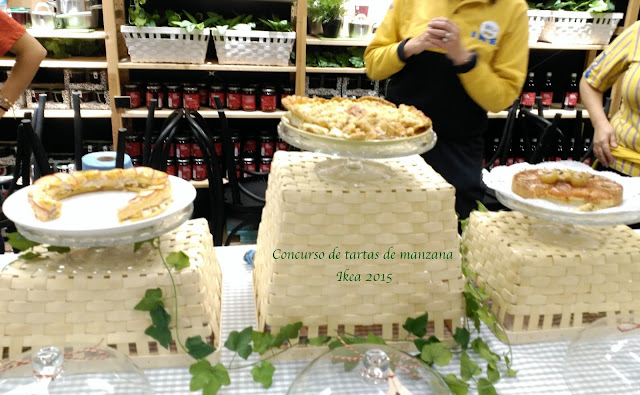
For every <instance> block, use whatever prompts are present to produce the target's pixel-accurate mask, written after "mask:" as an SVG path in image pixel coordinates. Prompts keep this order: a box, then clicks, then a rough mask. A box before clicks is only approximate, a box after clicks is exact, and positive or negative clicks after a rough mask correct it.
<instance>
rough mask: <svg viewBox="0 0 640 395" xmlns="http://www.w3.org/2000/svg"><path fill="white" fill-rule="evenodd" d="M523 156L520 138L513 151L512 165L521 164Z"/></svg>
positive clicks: (522, 141) (524, 153) (523, 150)
mask: <svg viewBox="0 0 640 395" xmlns="http://www.w3.org/2000/svg"><path fill="white" fill-rule="evenodd" d="M525 155H526V150H525V148H524V138H523V137H520V139H519V140H518V145H517V146H516V147H515V148H514V149H513V156H514V163H523V162H524V161H525Z"/></svg>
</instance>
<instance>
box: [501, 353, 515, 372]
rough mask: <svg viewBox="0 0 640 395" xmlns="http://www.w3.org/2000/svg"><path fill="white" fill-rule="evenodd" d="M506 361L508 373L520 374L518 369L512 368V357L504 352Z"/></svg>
mask: <svg viewBox="0 0 640 395" xmlns="http://www.w3.org/2000/svg"><path fill="white" fill-rule="evenodd" d="M504 362H505V364H506V365H507V373H508V374H509V377H513V376H515V375H516V374H518V371H517V370H513V369H511V359H509V356H508V355H507V354H504Z"/></svg>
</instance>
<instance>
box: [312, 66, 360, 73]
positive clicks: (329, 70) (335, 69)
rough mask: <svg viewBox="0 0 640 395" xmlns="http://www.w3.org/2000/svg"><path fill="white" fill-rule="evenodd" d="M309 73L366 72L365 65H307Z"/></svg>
mask: <svg viewBox="0 0 640 395" xmlns="http://www.w3.org/2000/svg"><path fill="white" fill-rule="evenodd" d="M305 71H306V72H307V73H323V74H364V67H307V68H306V69H305Z"/></svg>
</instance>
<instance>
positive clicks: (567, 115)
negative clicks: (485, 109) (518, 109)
mask: <svg viewBox="0 0 640 395" xmlns="http://www.w3.org/2000/svg"><path fill="white" fill-rule="evenodd" d="M578 111H582V118H583V119H589V112H588V111H587V110H585V109H584V108H578ZM532 112H533V113H535V114H538V110H536V109H534V110H532ZM556 114H560V115H562V118H561V119H575V118H576V110H563V109H561V108H551V109H549V110H544V117H545V118H553V117H555V116H556ZM487 115H488V116H489V118H490V119H505V118H507V111H506V110H505V111H500V112H490V113H488V114H487Z"/></svg>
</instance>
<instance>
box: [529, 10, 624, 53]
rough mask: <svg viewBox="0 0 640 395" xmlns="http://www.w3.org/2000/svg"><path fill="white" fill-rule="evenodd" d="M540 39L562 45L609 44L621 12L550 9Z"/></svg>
mask: <svg viewBox="0 0 640 395" xmlns="http://www.w3.org/2000/svg"><path fill="white" fill-rule="evenodd" d="M550 13H551V15H550V16H549V17H547V18H546V19H545V20H546V22H545V25H544V28H543V29H542V33H541V34H540V41H546V42H550V43H553V44H564V45H586V44H601V45H606V44H609V41H610V40H611V36H612V35H613V32H614V31H615V30H616V27H617V26H618V22H620V21H621V20H622V18H623V17H624V14H623V13H621V12H609V13H591V12H578V11H550Z"/></svg>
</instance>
